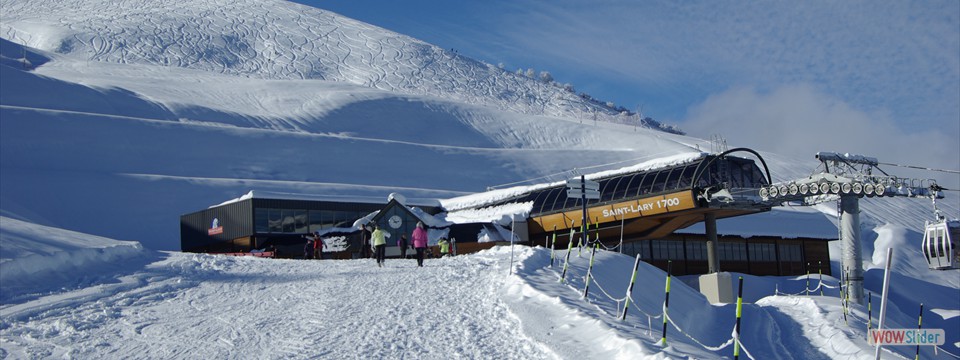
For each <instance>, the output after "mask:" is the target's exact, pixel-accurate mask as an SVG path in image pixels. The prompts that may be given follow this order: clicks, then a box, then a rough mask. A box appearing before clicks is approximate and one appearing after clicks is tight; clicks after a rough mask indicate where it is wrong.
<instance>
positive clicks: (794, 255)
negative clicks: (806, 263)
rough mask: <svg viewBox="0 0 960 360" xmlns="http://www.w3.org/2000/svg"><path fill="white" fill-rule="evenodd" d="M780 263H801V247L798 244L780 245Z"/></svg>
mask: <svg viewBox="0 0 960 360" xmlns="http://www.w3.org/2000/svg"><path fill="white" fill-rule="evenodd" d="M780 261H792V262H803V247H801V246H800V245H799V244H780Z"/></svg>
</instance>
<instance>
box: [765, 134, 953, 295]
mask: <svg viewBox="0 0 960 360" xmlns="http://www.w3.org/2000/svg"><path fill="white" fill-rule="evenodd" d="M816 158H817V159H818V160H820V166H819V167H818V170H819V169H822V171H821V172H820V173H818V174H814V175H811V176H810V177H807V178H804V179H797V180H792V181H787V182H781V183H776V184H772V185H771V186H769V187H766V188H761V189H760V197H761V199H763V200H764V201H768V202H771V203H774V204H780V203H784V202H803V203H804V204H805V205H815V204H819V203H824V202H831V201H837V200H838V199H839V201H840V205H839V216H840V245H841V246H842V249H843V254H842V256H843V263H842V267H843V269H842V271H843V274H844V277H845V278H846V280H847V281H848V283H849V290H848V291H847V297H848V300H851V301H853V302H855V303H857V304H861V305H863V303H864V296H863V264H862V252H863V251H862V248H861V245H860V198H862V197H878V198H879V197H897V196H899V197H914V198H934V199H942V198H943V194H942V193H941V192H940V190H942V188H941V187H940V186H938V185H937V183H936V181H935V180H932V179H924V180H920V179H907V178H900V177H896V176H892V175H890V174H887V173H886V172H884V171H883V170H880V168H878V167H877V166H878V164H879V163H878V162H877V159H876V158H872V157H866V156H862V155H851V154H839V153H833V152H819V153H817V154H816Z"/></svg>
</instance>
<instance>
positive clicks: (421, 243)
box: [410, 221, 427, 267]
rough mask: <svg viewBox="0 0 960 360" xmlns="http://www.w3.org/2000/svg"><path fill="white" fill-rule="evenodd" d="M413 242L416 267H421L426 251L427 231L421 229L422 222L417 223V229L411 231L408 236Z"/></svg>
mask: <svg viewBox="0 0 960 360" xmlns="http://www.w3.org/2000/svg"><path fill="white" fill-rule="evenodd" d="M410 240H413V248H414V249H415V250H416V251H417V266H419V267H423V253H424V252H425V251H427V231H426V230H424V229H423V222H422V221H418V222H417V228H416V229H413V234H412V235H410Z"/></svg>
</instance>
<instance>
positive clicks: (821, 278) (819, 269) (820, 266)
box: [817, 261, 823, 296]
mask: <svg viewBox="0 0 960 360" xmlns="http://www.w3.org/2000/svg"><path fill="white" fill-rule="evenodd" d="M822 266H823V263H822V262H820V261H817V274H818V275H819V278H820V279H819V280H818V281H819V283H818V284H817V287H818V288H820V296H823V267H822Z"/></svg>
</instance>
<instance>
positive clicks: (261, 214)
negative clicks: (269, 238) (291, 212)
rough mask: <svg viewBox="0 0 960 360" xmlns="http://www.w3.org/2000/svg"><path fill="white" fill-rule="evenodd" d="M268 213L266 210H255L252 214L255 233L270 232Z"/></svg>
mask: <svg viewBox="0 0 960 360" xmlns="http://www.w3.org/2000/svg"><path fill="white" fill-rule="evenodd" d="M269 216H270V212H269V210H268V209H262V208H257V209H256V210H255V211H254V213H253V219H254V227H255V231H256V232H258V233H267V232H270V219H269Z"/></svg>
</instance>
